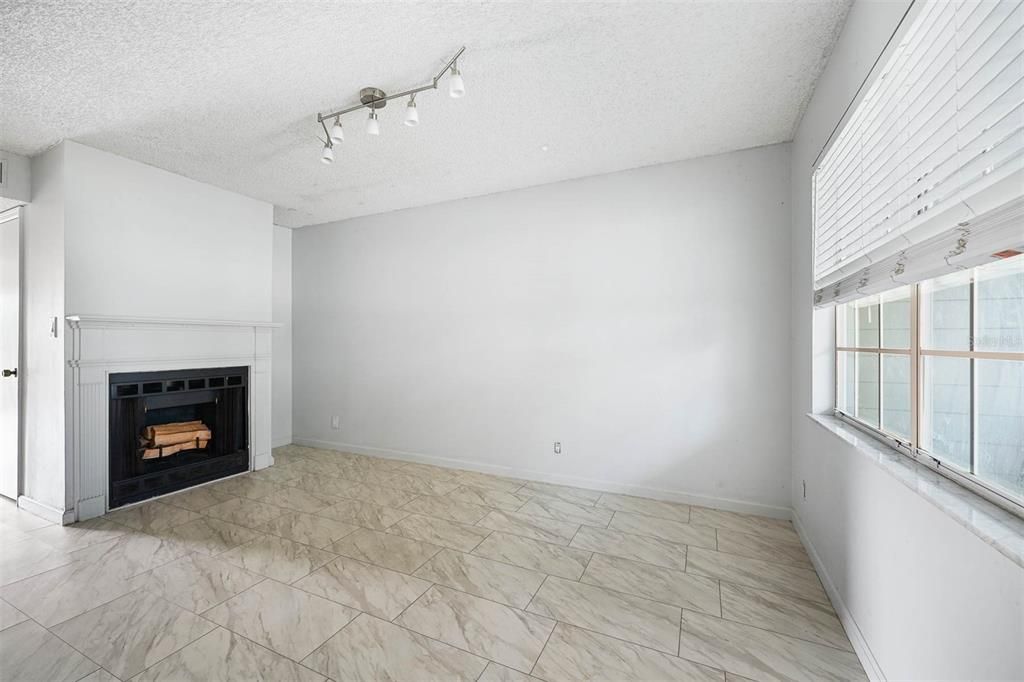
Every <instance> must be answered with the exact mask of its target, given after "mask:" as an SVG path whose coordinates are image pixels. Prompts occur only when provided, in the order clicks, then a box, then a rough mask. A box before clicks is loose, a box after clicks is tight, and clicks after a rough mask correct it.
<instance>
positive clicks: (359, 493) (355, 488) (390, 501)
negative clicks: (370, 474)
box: [341, 483, 419, 508]
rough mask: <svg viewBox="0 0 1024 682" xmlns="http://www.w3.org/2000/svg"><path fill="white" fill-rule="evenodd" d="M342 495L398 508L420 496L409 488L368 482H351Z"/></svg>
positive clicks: (351, 498)
mask: <svg viewBox="0 0 1024 682" xmlns="http://www.w3.org/2000/svg"><path fill="white" fill-rule="evenodd" d="M341 497H347V498H348V499H350V500H361V501H363V502H370V503H372V504H378V505H383V506H385V507H393V508H398V507H401V506H402V505H404V504H408V503H409V502H412V501H413V500H415V499H416V498H417V497H419V495H417V494H416V493H411V492H409V491H407V490H398V489H397V488H385V487H381V486H376V485H368V484H366V483H351V484H350V485H349V486H348V487H347V488H346V489H345V492H344V493H341Z"/></svg>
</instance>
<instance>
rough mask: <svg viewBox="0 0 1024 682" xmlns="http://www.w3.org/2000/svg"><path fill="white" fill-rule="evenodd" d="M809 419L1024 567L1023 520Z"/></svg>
mask: <svg viewBox="0 0 1024 682" xmlns="http://www.w3.org/2000/svg"><path fill="white" fill-rule="evenodd" d="M807 416H808V417H809V418H810V419H811V421H813V422H814V423H816V424H817V425H818V426H820V427H822V428H823V429H825V430H826V431H829V432H830V433H832V434H833V435H835V436H837V437H839V438H840V439H842V440H843V441H845V442H846V443H847V444H848V445H850V446H852V447H853V449H854V450H856V451H857V452H858V453H860V454H861V455H863V456H864V457H867V458H868V459H870V460H871V461H872V462H873V463H875V464H876V465H878V466H880V467H881V468H882V469H884V470H885V471H887V472H889V474H891V475H892V476H894V477H895V478H896V480H898V481H900V482H901V483H903V485H905V486H907V487H908V488H910V489H911V490H913V491H914V492H915V493H917V494H918V495H920V496H921V497H923V498H925V499H926V500H928V501H929V502H931V503H932V504H933V505H935V506H936V507H938V508H939V509H941V510H942V511H944V512H945V513H946V514H948V515H949V516H951V517H952V518H953V520H955V521H956V522H957V523H959V524H960V525H961V526H963V527H964V528H966V529H967V530H969V531H971V532H972V533H974V534H975V535H977V536H978V537H979V538H981V540H982V541H984V542H985V543H986V544H989V545H991V546H992V547H994V548H995V549H996V550H998V551H999V553H1000V554H1002V555H1004V556H1006V557H1007V558H1008V559H1010V561H1013V562H1014V563H1015V564H1017V565H1018V566H1020V567H1021V568H1024V519H1021V518H1019V517H1017V516H1014V515H1013V514H1011V513H1010V512H1008V511H1006V510H1004V509H1001V508H1000V507H998V506H996V505H995V504H992V503H991V502H989V501H988V500H986V499H984V498H983V497H981V496H980V495H977V494H975V493H973V492H971V491H970V490H968V489H966V488H964V487H963V486H960V485H957V484H956V483H955V482H954V481H952V480H950V479H948V478H946V477H945V476H942V475H941V474H939V473H937V472H935V471H934V470H932V469H929V468H928V467H926V466H924V465H922V464H919V463H917V462H915V461H914V460H913V459H911V458H910V457H907V456H906V455H904V454H902V453H900V452H898V451H896V450H894V449H892V448H890V447H888V446H886V445H885V444H884V443H882V442H881V441H878V440H875V439H874V438H871V437H870V436H868V435H867V434H865V433H863V432H862V431H859V430H857V429H856V428H854V427H852V426H850V425H849V424H846V423H844V422H843V421H842V420H841V419H839V418H838V417H834V416H832V415H827V414H812V413H808V414H807Z"/></svg>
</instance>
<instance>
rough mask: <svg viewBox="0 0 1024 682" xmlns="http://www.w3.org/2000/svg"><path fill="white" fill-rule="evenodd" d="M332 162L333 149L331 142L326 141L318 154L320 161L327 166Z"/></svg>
mask: <svg viewBox="0 0 1024 682" xmlns="http://www.w3.org/2000/svg"><path fill="white" fill-rule="evenodd" d="M333 162H334V149H333V148H332V147H331V143H330V142H328V143H327V144H325V145H324V151H323V153H322V154H320V163H322V164H324V165H325V166H329V165H331V164H332V163H333Z"/></svg>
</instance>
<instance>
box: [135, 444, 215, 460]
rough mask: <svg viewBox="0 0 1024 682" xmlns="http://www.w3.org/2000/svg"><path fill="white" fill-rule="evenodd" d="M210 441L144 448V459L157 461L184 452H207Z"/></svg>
mask: <svg viewBox="0 0 1024 682" xmlns="http://www.w3.org/2000/svg"><path fill="white" fill-rule="evenodd" d="M209 442H210V441H208V440H194V441H192V442H190V443H177V444H175V445H167V446H164V447H157V448H143V449H142V450H141V452H142V459H156V458H158V457H168V456H169V455H173V454H176V453H178V452H181V451H182V450H205V449H206V446H207V444H208V443H209Z"/></svg>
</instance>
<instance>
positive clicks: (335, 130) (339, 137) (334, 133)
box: [331, 118, 345, 142]
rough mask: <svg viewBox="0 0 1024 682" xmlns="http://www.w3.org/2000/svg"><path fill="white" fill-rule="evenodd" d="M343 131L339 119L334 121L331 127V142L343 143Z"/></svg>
mask: <svg viewBox="0 0 1024 682" xmlns="http://www.w3.org/2000/svg"><path fill="white" fill-rule="evenodd" d="M344 141H345V131H344V130H342V128H341V119H338V118H336V119H334V125H332V126H331V142H344Z"/></svg>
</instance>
